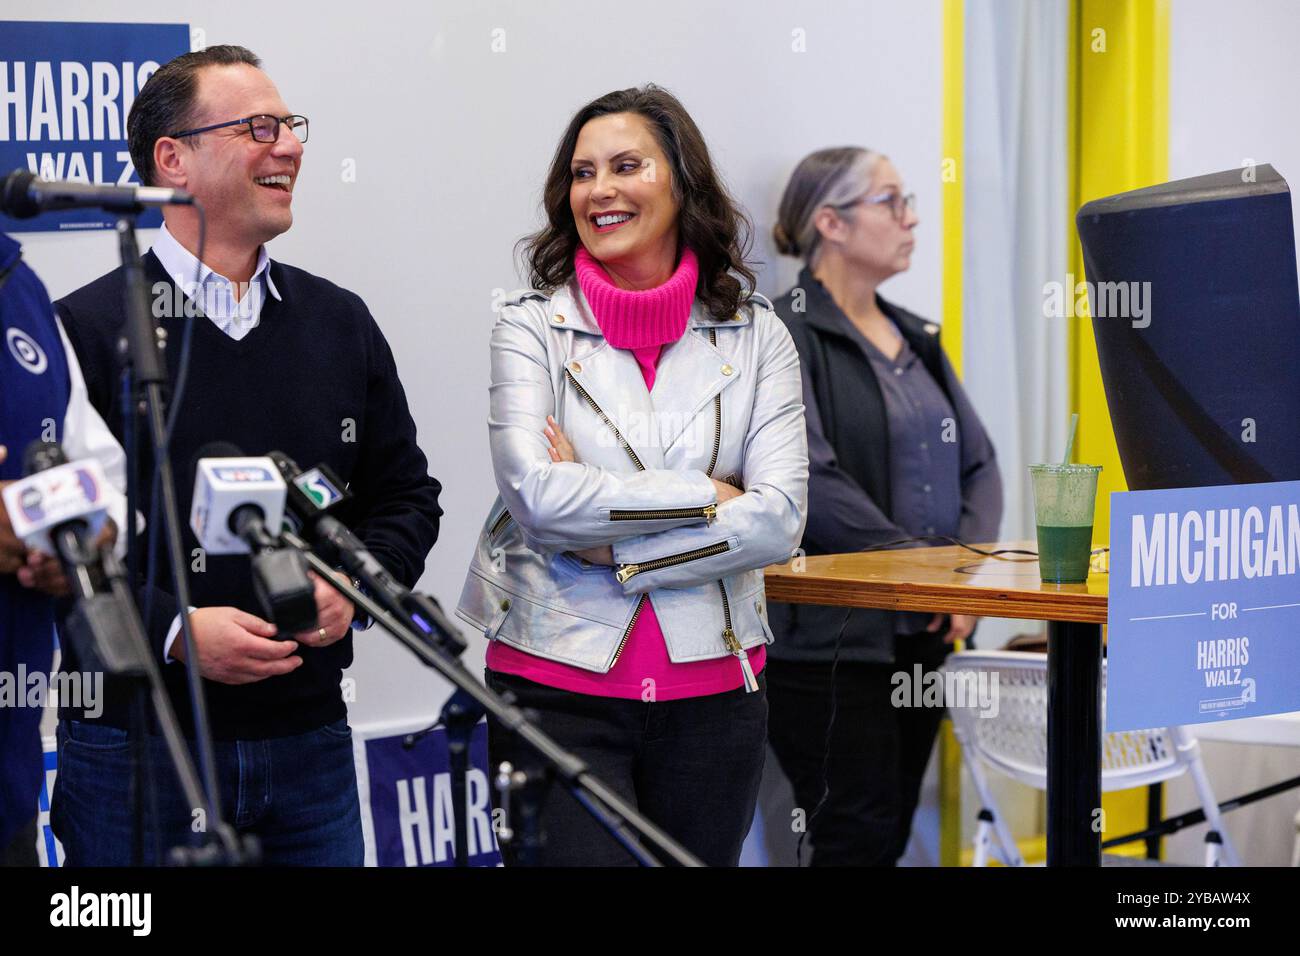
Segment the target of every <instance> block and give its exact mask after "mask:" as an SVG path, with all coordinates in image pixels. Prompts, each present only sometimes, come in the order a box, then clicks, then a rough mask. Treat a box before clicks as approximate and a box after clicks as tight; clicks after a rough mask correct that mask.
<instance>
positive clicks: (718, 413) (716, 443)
mask: <svg viewBox="0 0 1300 956" xmlns="http://www.w3.org/2000/svg"><path fill="white" fill-rule="evenodd" d="M709 344H710V345H712V346H713V347H714V348H717V347H718V330H717V329H709ZM721 449H722V392H718V394H717V395H714V396H713V457H712V458H710V459H709V469H708V471H706V472H705V474H706V475H708V476H709V477H710V478H712V477H713V469H714V468H717V467H718V452H719V451H720V450H721Z"/></svg>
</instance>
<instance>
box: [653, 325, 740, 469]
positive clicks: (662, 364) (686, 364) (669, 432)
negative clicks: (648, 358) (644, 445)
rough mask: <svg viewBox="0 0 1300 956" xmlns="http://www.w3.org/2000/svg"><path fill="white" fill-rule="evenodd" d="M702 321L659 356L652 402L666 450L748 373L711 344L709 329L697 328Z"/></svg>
mask: <svg viewBox="0 0 1300 956" xmlns="http://www.w3.org/2000/svg"><path fill="white" fill-rule="evenodd" d="M696 308H697V309H698V308H699V307H698V306H697V307H696ZM698 319H699V316H698V315H693V316H692V320H693V321H692V323H691V328H688V329H687V330H686V334H685V335H683V336H682V337H681V338H680V339H678V340H677V341H676V342H674V343H673V344H672V345H669V346H666V347H665V348H664V350H663V353H662V354H661V355H660V356H659V365H658V367H657V369H656V372H655V387H654V391H653V392H652V393H651V395H650V398H651V401H652V402H653V403H654V408H655V413H656V415H657V416H658V419H659V440H660V442H661V443H662V444H661V446H660V447H662V448H664V449H665V450H666V449H669V448H671V447H672V446H673V444H674V443H675V442H676V441H677V440H678V439H680V438H681V436H682V433H683V432H685V431H686V430H687V428H688V427H689V426H690V425H691V422H692V420H693V419H694V418H695V416H696V415H699V414H700V413H701V412H702V411H704V410H705V408H706V406H708V405H709V403H710V402H712V401H713V398H714V396H716V395H718V394H719V393H720V392H721V391H722V390H723V389H724V388H726V387H727V386H728V385H730V384H732V383H733V382H735V381H736V380H737V379H739V378H740V377H741V374H742V373H743V372H744V371H746V370H745V369H742V368H740V367H739V366H737V365H736V364H735V363H734V361H733V360H732V359H731V358H729V357H728V356H726V355H723V353H722V352H721V351H719V349H718V348H716V347H715V346H713V345H712V344H710V342H709V339H708V330H707V328H700V327H698V326H697V325H696V320H698ZM710 428H712V422H710Z"/></svg>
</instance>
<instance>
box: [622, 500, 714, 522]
mask: <svg viewBox="0 0 1300 956" xmlns="http://www.w3.org/2000/svg"><path fill="white" fill-rule="evenodd" d="M717 517H718V506H717V505H705V506H704V507H703V508H660V509H658V510H657V511H611V512H610V513H609V520H610V521H647V520H650V519H652V518H703V519H704V520H705V521H706V522H708V523H709V524H713V521H714V519H715V518H717Z"/></svg>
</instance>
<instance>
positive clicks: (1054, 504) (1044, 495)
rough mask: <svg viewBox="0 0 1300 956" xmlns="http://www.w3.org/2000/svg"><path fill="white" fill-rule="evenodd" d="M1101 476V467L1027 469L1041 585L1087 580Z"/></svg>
mask: <svg viewBox="0 0 1300 956" xmlns="http://www.w3.org/2000/svg"><path fill="white" fill-rule="evenodd" d="M1100 473H1101V465H1030V466H1029V475H1030V477H1031V478H1032V479H1033V483H1034V522H1035V524H1036V525H1037V526H1038V571H1039V576H1040V577H1041V578H1042V580H1043V581H1044V583H1047V584H1079V583H1082V582H1084V581H1087V580H1088V560H1089V558H1090V557H1091V556H1092V516H1093V511H1094V509H1095V507H1096V504H1097V475H1098V474H1100Z"/></svg>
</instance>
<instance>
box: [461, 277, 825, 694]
mask: <svg viewBox="0 0 1300 956" xmlns="http://www.w3.org/2000/svg"><path fill="white" fill-rule="evenodd" d="M491 348H492V385H491V401H490V411H489V417H488V428H489V434H490V439H491V449H492V465H493V469H494V471H495V474H496V484H497V490H498V492H499V496H498V498H497V500H496V502H495V503H494V504H493V506H492V508H491V510H490V512H489V513H488V517H487V521H486V523H485V524H484V526H483V532H482V534H481V535H480V537H479V540H478V544H477V547H476V549H475V552H474V558H473V561H472V562H471V563H470V568H469V574H468V575H467V577H466V581H465V587H464V590H463V591H462V593H461V598H460V603H459V606H458V607H457V609H456V613H457V614H458V615H459V616H460V617H462V618H463V619H464V620H466V621H468V622H469V623H470V624H472V625H473V626H474V627H475V628H478V629H479V630H481V631H482V632H483V633H484V634H485V635H486V636H487V638H488V639H489V640H496V641H504V642H505V643H506V644H508V645H510V646H512V647H515V648H518V649H520V650H523V651H526V652H527V653H530V654H535V655H537V656H539V657H543V658H548V659H550V660H554V661H560V662H562V663H565V664H571V665H574V666H576V667H581V668H585V669H587V670H590V671H595V672H598V673H604V672H607V671H608V670H609V669H610V668H611V667H613V666H614V663H615V662H616V661H617V659H618V655H619V653H620V652H621V651H622V649H623V645H624V644H625V643H626V640H627V636H628V634H629V633H630V632H631V630H632V627H633V626H634V625H635V623H636V620H637V617H638V616H639V614H640V613H641V610H642V608H643V606H644V605H643V602H644V601H646V600H648V601H649V602H650V603H651V605H652V606H653V607H654V612H655V616H656V617H657V619H658V621H659V626H660V628H661V629H662V631H663V634H664V639H665V641H666V643H667V649H668V655H669V658H670V659H671V660H673V661H675V662H684V661H698V660H706V659H709V658H718V657H724V656H726V655H728V654H732V655H735V656H736V657H737V659H738V661H739V663H740V666H741V668H742V669H743V670H744V671H745V677H746V685H747V686H748V687H750V689H753V688H754V687H756V684H755V683H754V681H753V677H752V674H751V673H750V671H749V663H748V657H747V655H746V654H745V653H744V652H745V650H746V649H748V648H750V647H753V646H755V645H757V644H759V643H762V642H767V643H771V641H772V631H771V629H770V628H769V627H768V624H767V620H766V616H767V605H766V599H765V596H764V590H763V572H762V568H764V567H765V566H767V565H769V564H773V563H776V562H781V561H786V560H789V558H790V555H791V552H792V551H793V550H794V549H795V548H796V547H798V545H799V541H800V539H801V536H802V534H803V528H804V521H805V516H806V513H807V497H808V445H807V433H806V431H805V428H804V406H803V398H802V389H801V385H800V372H799V358H798V355H797V353H796V352H795V347H794V343H793V342H792V341H791V339H790V334H789V332H787V331H786V328H785V326H784V325H783V324H782V322H781V320H780V319H779V318H777V316H776V313H775V312H773V311H772V307H771V304H770V303H769V302H768V301H767V300H766V299H764V298H763V297H762V296H759V295H754V296H751V297H750V298H749V300H748V301H747V302H745V303H744V304H743V305H742V306H741V308H740V311H739V312H738V313H737V314H736V315H735V316H734V317H733V318H732V319H730V320H727V321H718V320H716V319H714V318H713V317H712V316H710V315H709V314H708V313H707V312H706V311H705V309H704V307H703V306H702V305H701V304H700V303H699V302H696V304H695V306H694V307H693V309H692V311H691V318H690V323H689V327H688V328H687V331H686V334H685V335H684V336H683V337H682V338H681V339H680V340H679V341H677V342H675V343H673V344H671V345H668V346H665V347H664V350H663V352H662V353H661V355H660V358H659V363H658V365H657V368H656V375H655V385H654V391H653V394H651V393H649V392H647V391H646V387H645V384H644V381H643V379H642V376H641V372H640V369H639V368H638V366H637V363H636V359H635V358H634V357H633V355H632V353H631V352H630V351H627V350H623V349H615V348H613V347H612V346H610V345H609V344H608V343H607V342H606V341H605V338H604V336H603V335H602V334H601V332H600V328H599V326H598V325H597V324H596V320H595V318H594V317H593V316H592V314H591V311H590V309H589V307H588V305H587V302H586V299H585V297H584V296H583V294H582V291H581V289H580V288H579V286H578V283H577V281H576V280H571V281H570V282H569V283H568V285H566V286H565V287H564V288H562V289H559V290H557V291H556V292H555V293H553V294H551V295H546V294H543V293H540V292H532V291H526V292H522V293H516V294H515V295H514V296H513V297H511V298H510V299H508V300H507V302H506V304H505V305H504V306H503V307H502V309H501V313H500V318H499V319H498V321H497V324H496V327H495V328H494V329H493V332H492V340H491ZM547 415H553V416H554V417H555V419H556V421H557V422H558V423H559V425H560V428H561V429H562V430H563V432H564V434H565V435H566V436H567V437H568V438H569V440H570V442H571V443H572V444H573V447H574V451H575V455H576V458H577V461H576V462H560V463H556V462H552V461H551V459H550V456H549V454H548V447H549V442H548V441H547V439H546V436H545V435H544V434H543V433H542V432H543V429H544V428H545V427H546V424H547V422H546V416H547ZM710 477H716V478H718V479H719V480H724V481H729V482H730V483H732V484H735V485H736V486H737V487H739V488H742V489H743V490H744V494H742V495H740V496H739V497H737V498H733V499H730V500H728V501H727V502H725V503H724V504H721V505H719V504H718V503H717V493H716V489H715V487H714V485H713V482H712V481H711V480H710ZM601 545H613V554H614V559H615V561H616V565H617V566H616V567H610V566H608V565H597V564H590V563H587V562H586V561H584V560H582V559H579V558H577V557H575V556H574V555H573V554H571V553H570V552H573V551H581V550H585V549H588V548H593V547H597V546H601Z"/></svg>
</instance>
